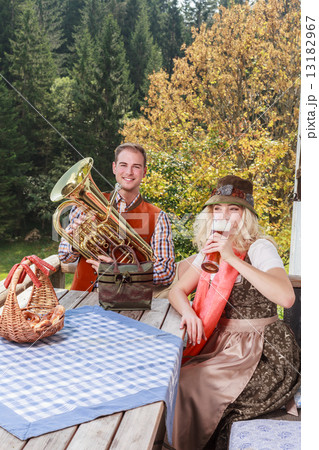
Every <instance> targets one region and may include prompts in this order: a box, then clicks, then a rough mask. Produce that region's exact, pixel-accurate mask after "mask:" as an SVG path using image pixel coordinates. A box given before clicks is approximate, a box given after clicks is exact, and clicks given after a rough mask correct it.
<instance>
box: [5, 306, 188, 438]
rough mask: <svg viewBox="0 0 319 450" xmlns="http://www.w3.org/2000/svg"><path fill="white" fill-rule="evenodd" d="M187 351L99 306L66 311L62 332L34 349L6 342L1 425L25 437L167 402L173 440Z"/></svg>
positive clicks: (172, 340)
mask: <svg viewBox="0 0 319 450" xmlns="http://www.w3.org/2000/svg"><path fill="white" fill-rule="evenodd" d="M182 347H183V342H182V340H181V339H180V338H178V337H177V336H174V335H172V334H170V333H166V332H164V331H161V330H158V329H157V328H154V327H152V326H149V325H146V324H143V323H141V322H137V321H135V320H133V319H130V318H128V317H125V316H121V315H120V314H117V313H114V312H112V311H105V310H104V309H102V308H101V307H100V306H94V307H92V306H83V307H81V308H78V309H75V310H70V311H66V316H65V326H64V328H63V329H62V330H61V331H59V332H58V333H57V334H56V335H54V336H50V337H48V338H45V339H43V340H41V341H38V342H37V343H35V344H31V345H30V344H17V343H14V342H9V341H7V340H5V339H3V338H0V354H1V358H0V374H1V389H0V426H1V427H3V428H5V429H6V430H8V431H9V432H10V433H12V434H14V435H15V436H17V437H18V438H20V439H27V438H30V437H33V436H38V435H41V434H44V433H47V432H50V431H55V430H59V429H62V428H65V427H68V426H71V425H76V424H80V423H83V422H87V421H89V420H93V419H95V418H97V417H99V416H103V415H107V414H112V413H114V412H118V411H124V410H127V409H132V408H136V407H138V406H142V405H146V404H149V403H153V402H157V401H160V400H163V401H165V403H166V406H167V415H166V427H167V433H168V438H169V440H171V439H170V438H171V434H172V426H173V415H174V408H175V400H176V394H177V384H178V379H179V371H180V364H181V357H182V350H183V348H182Z"/></svg>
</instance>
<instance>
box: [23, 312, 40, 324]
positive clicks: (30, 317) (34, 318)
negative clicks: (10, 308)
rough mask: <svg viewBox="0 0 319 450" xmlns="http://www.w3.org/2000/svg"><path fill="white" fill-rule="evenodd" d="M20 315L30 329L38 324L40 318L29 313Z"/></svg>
mask: <svg viewBox="0 0 319 450" xmlns="http://www.w3.org/2000/svg"><path fill="white" fill-rule="evenodd" d="M22 314H23V316H24V318H25V319H26V320H27V321H28V322H29V325H31V327H33V326H35V325H36V324H37V323H38V322H40V317H39V316H38V315H37V314H35V313H33V312H31V311H22Z"/></svg>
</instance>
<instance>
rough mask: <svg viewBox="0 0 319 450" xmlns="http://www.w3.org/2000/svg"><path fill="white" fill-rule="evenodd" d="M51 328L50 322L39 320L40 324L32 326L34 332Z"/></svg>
mask: <svg viewBox="0 0 319 450" xmlns="http://www.w3.org/2000/svg"><path fill="white" fill-rule="evenodd" d="M51 326H52V322H51V320H41V322H39V323H37V324H36V325H35V326H34V331H43V330H45V329H46V328H49V327H51Z"/></svg>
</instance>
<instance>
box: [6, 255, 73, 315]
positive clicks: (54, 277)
mask: <svg viewBox="0 0 319 450" xmlns="http://www.w3.org/2000/svg"><path fill="white" fill-rule="evenodd" d="M45 261H47V262H48V263H49V264H51V266H53V267H54V268H55V272H53V271H50V280H51V283H52V285H53V287H55V288H62V289H63V288H64V287H65V274H66V273H74V272H75V268H76V264H62V263H61V261H60V260H59V258H58V255H51V256H48V257H47V258H45ZM31 269H32V270H33V271H34V266H31ZM31 285H32V281H31V279H30V278H29V277H28V276H26V277H25V280H24V282H23V283H20V284H18V285H17V287H16V293H17V295H19V294H21V292H23V291H25V290H26V289H28V287H30V286H31ZM7 293H8V291H7V289H6V288H5V287H4V280H2V281H0V307H1V306H2V305H3V304H4V302H5V299H6V298H7Z"/></svg>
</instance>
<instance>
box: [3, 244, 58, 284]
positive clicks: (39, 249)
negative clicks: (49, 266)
mask: <svg viewBox="0 0 319 450" xmlns="http://www.w3.org/2000/svg"><path fill="white" fill-rule="evenodd" d="M58 246H59V243H58V242H55V241H52V239H51V238H49V237H47V238H44V237H43V238H41V239H39V240H37V241H32V242H30V241H24V240H17V241H14V242H1V243H0V255H1V257H0V281H1V280H3V279H4V278H6V276H7V275H8V273H9V271H10V269H11V267H12V266H13V265H14V264H16V263H19V262H20V261H21V259H22V258H23V257H24V256H28V255H37V256H39V258H42V259H44V258H47V257H48V256H50V255H55V254H57V252H58Z"/></svg>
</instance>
